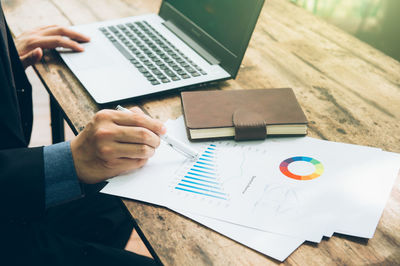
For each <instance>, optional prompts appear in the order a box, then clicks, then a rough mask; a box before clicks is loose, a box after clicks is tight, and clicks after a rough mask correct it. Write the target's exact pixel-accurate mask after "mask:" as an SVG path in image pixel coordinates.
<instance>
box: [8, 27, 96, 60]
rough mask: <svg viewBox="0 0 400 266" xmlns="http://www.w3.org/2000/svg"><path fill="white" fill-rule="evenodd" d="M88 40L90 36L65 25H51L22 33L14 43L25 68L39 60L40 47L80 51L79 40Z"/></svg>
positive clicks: (40, 56) (81, 48)
mask: <svg viewBox="0 0 400 266" xmlns="http://www.w3.org/2000/svg"><path fill="white" fill-rule="evenodd" d="M65 37H68V38H65ZM88 41H90V38H89V37H87V36H85V35H83V34H81V33H78V32H75V31H73V30H71V29H68V28H66V27H61V26H56V25H52V26H45V27H40V28H36V29H34V30H31V31H27V32H24V33H22V34H21V35H20V36H18V37H17V38H16V39H15V45H16V47H17V50H18V54H19V57H20V59H21V62H22V65H23V66H24V68H27V67H28V66H30V65H33V64H36V63H37V62H39V61H40V59H41V58H42V56H43V50H42V49H53V48H57V47H64V48H70V49H72V50H74V51H77V52H82V51H83V46H82V45H80V44H79V42H88Z"/></svg>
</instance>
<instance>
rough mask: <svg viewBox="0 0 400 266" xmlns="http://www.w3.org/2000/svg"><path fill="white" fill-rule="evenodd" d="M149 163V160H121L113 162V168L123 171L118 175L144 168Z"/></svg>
mask: <svg viewBox="0 0 400 266" xmlns="http://www.w3.org/2000/svg"><path fill="white" fill-rule="evenodd" d="M147 161H148V160H147V159H129V158H121V159H118V160H116V161H114V162H112V163H111V164H112V165H111V167H113V168H118V169H121V170H120V171H119V172H118V174H122V173H127V172H130V171H132V170H135V169H138V168H141V167H143V166H144V165H145V164H146V163H147ZM108 166H110V165H108ZM122 169H123V170H122Z"/></svg>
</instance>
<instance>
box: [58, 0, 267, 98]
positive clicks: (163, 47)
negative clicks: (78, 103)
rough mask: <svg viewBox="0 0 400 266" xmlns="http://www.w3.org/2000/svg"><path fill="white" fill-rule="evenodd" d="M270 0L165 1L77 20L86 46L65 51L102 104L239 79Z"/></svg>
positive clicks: (69, 64) (66, 58) (88, 87)
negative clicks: (151, 10)
mask: <svg viewBox="0 0 400 266" xmlns="http://www.w3.org/2000/svg"><path fill="white" fill-rule="evenodd" d="M263 4H264V0H246V1H243V0H163V2H162V4H161V7H160V10H159V13H158V15H157V14H149V15H142V16H134V17H128V18H122V19H116V20H110V21H105V22H98V23H94V24H88V25H80V26H75V27H72V28H73V29H74V30H76V31H78V32H81V33H83V34H86V35H88V36H90V37H91V42H89V43H85V44H83V46H84V47H85V51H84V52H82V53H73V52H68V51H64V52H63V51H62V50H58V51H59V53H60V55H61V57H62V59H63V60H64V61H65V63H66V64H67V65H68V67H69V68H70V69H71V71H72V72H73V73H74V75H75V76H76V77H77V78H78V79H79V81H80V82H81V83H82V85H83V86H84V87H85V88H86V90H87V91H88V92H89V94H90V95H91V96H92V98H93V99H94V100H95V101H96V102H97V103H98V104H100V105H105V104H111V103H116V102H121V101H124V100H127V99H134V98H139V97H143V96H149V95H153V94H158V93H161V92H170V91H176V90H183V89H188V88H191V89H192V88H199V87H201V86H200V85H204V84H206V83H209V82H214V81H219V80H226V79H231V78H235V77H236V75H237V72H238V70H239V68H240V64H241V62H242V59H243V56H244V53H245V51H246V49H247V46H248V43H249V41H250V38H251V35H252V33H253V31H254V27H255V25H256V23H257V19H258V17H259V14H260V12H261V9H262V7H263Z"/></svg>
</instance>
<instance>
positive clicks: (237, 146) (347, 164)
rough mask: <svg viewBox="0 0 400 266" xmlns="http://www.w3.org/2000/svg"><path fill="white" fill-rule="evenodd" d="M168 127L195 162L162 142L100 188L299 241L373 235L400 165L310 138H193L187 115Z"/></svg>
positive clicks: (374, 152) (389, 157)
mask: <svg viewBox="0 0 400 266" xmlns="http://www.w3.org/2000/svg"><path fill="white" fill-rule="evenodd" d="M168 130H169V134H171V135H174V136H176V137H178V138H179V139H181V140H182V141H186V142H187V143H188V144H189V145H191V146H192V147H193V148H195V149H197V150H198V151H199V152H200V156H199V157H198V158H197V160H195V161H192V160H189V159H186V158H184V157H183V156H181V155H180V154H178V153H176V152H175V151H173V150H172V149H170V148H168V147H167V146H161V147H160V149H159V150H158V151H157V153H156V155H155V156H154V158H152V159H151V160H150V161H149V163H148V165H146V166H145V167H143V168H142V169H140V170H137V171H135V172H132V173H130V174H128V175H126V176H120V177H117V178H114V179H112V180H111V181H110V184H109V185H107V187H106V188H105V189H104V190H103V191H104V192H106V193H110V194H114V195H119V196H123V197H127V198H133V199H137V200H143V201H147V202H151V203H154V204H159V205H162V206H166V207H168V208H171V209H173V210H178V211H179V212H181V213H183V214H184V213H190V214H191V215H194V216H196V215H197V216H203V217H208V218H212V219H215V220H220V221H221V222H228V223H230V224H236V225H240V226H244V227H246V228H253V229H257V230H262V231H265V232H270V233H275V234H278V235H279V234H280V235H283V236H286V237H292V238H294V239H298V240H299V239H300V240H301V239H303V240H309V241H313V242H319V241H320V240H321V238H322V237H323V236H324V235H326V236H331V235H332V232H342V233H346V234H349V235H355V236H359V237H367V238H370V237H372V235H373V233H374V231H375V228H376V226H377V223H378V221H379V218H380V216H381V214H382V211H383V209H384V206H385V203H386V200H387V198H388V196H389V194H390V190H391V187H392V184H393V182H394V179H395V178H396V176H397V173H398V170H399V166H400V161H399V156H398V155H397V154H391V153H387V152H382V151H380V150H379V149H373V148H369V147H361V146H357V145H350V144H343V143H335V142H328V141H322V140H316V139H312V138H308V137H301V138H275V139H273V138H271V139H267V140H265V141H255V142H239V143H238V142H234V141H217V142H208V143H189V142H188V141H187V140H186V137H185V135H184V134H185V131H184V125H183V122H182V120H177V121H171V122H168Z"/></svg>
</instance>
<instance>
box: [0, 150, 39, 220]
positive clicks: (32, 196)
mask: <svg viewBox="0 0 400 266" xmlns="http://www.w3.org/2000/svg"><path fill="white" fill-rule="evenodd" d="M0 191H1V192H0V212H1V216H3V217H2V219H4V218H5V219H6V220H9V221H10V222H13V221H17V222H18V221H20V222H21V221H22V222H24V221H30V220H33V219H35V218H38V217H40V216H42V215H43V214H44V210H45V202H44V163H43V148H19V149H7V150H0Z"/></svg>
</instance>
